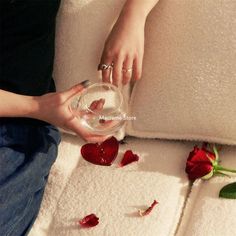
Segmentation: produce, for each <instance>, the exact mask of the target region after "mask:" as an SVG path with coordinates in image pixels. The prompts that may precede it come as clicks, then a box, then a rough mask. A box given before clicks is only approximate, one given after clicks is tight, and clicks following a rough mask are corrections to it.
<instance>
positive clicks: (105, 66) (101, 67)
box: [98, 63, 113, 70]
mask: <svg viewBox="0 0 236 236" xmlns="http://www.w3.org/2000/svg"><path fill="white" fill-rule="evenodd" d="M111 68H113V63H112V64H111V65H107V64H99V65H98V70H109V69H111Z"/></svg>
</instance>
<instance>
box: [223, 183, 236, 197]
mask: <svg viewBox="0 0 236 236" xmlns="http://www.w3.org/2000/svg"><path fill="white" fill-rule="evenodd" d="M219 197H222V198H230V199H236V182H234V183H231V184H227V185H225V186H224V187H223V188H222V189H221V190H220V193H219Z"/></svg>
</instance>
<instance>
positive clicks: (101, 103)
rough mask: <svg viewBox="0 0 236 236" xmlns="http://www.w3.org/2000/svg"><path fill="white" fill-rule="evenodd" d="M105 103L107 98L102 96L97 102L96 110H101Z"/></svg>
mask: <svg viewBox="0 0 236 236" xmlns="http://www.w3.org/2000/svg"><path fill="white" fill-rule="evenodd" d="M104 104H105V99H104V98H101V99H100V100H99V101H98V103H97V104H96V105H97V106H96V110H97V111H99V110H102V108H103V106H104Z"/></svg>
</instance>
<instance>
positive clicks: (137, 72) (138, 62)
mask: <svg viewBox="0 0 236 236" xmlns="http://www.w3.org/2000/svg"><path fill="white" fill-rule="evenodd" d="M142 63H143V62H142V59H139V58H136V59H135V60H134V64H133V79H134V80H139V79H140V78H141V75H142Z"/></svg>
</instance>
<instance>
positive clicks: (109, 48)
mask: <svg viewBox="0 0 236 236" xmlns="http://www.w3.org/2000/svg"><path fill="white" fill-rule="evenodd" d="M144 25H145V19H143V18H142V17H140V16H138V15H137V14H133V13H131V12H127V11H122V12H121V14H120V16H119V18H118V20H117V22H116V23H115V25H114V27H113V29H112V31H111V33H110V35H109V36H108V38H107V40H106V42H105V46H104V50H103V54H102V57H101V62H100V65H102V64H105V65H113V68H112V69H102V79H103V81H104V82H110V74H111V73H112V83H113V84H115V85H117V86H118V85H119V84H121V83H122V84H127V83H128V82H129V81H130V79H131V77H132V78H133V79H134V80H138V79H140V77H141V74H142V62H143V52H144Z"/></svg>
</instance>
